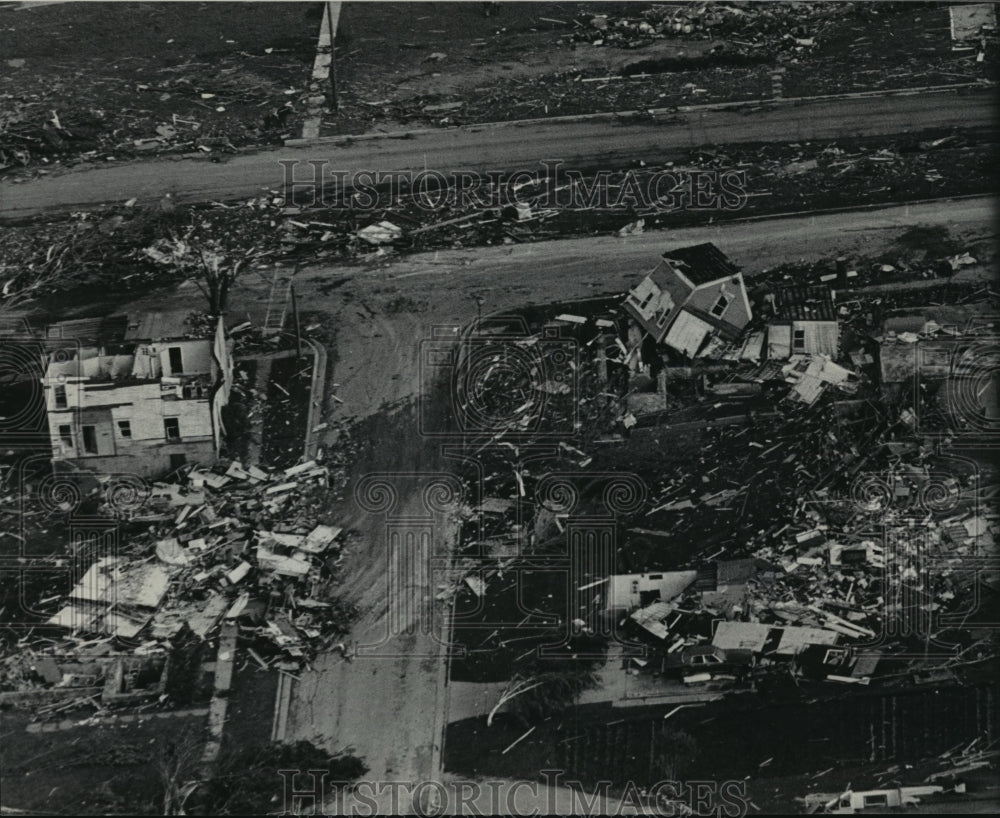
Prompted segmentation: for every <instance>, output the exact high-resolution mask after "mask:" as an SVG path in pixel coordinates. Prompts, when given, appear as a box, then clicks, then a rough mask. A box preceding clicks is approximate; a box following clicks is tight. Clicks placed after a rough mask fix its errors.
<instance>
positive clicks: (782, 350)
mask: <svg viewBox="0 0 1000 818" xmlns="http://www.w3.org/2000/svg"><path fill="white" fill-rule="evenodd" d="M764 300H765V304H766V307H765V309H767V310H769V311H770V312H771V317H770V318H769V320H768V325H767V357H768V358H769V359H770V360H778V361H786V360H788V358H789V357H791V356H792V355H803V354H809V355H828V356H830V357H831V358H836V357H837V347H838V344H839V342H840V330H839V325H838V323H837V308H836V306H835V305H834V301H833V291H832V290H830V288H829V287H825V286H822V285H815V286H797V287H783V288H782V289H780V290H778V291H777V292H775V293H769V294H768V295H767V296H766V297H765V299H764Z"/></svg>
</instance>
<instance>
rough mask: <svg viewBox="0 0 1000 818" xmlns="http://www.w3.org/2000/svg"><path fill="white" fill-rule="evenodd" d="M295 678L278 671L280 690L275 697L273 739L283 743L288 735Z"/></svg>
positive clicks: (272, 724)
mask: <svg viewBox="0 0 1000 818" xmlns="http://www.w3.org/2000/svg"><path fill="white" fill-rule="evenodd" d="M294 683H295V680H294V679H293V678H292V677H291V676H289V675H288V674H287V673H282V672H280V671H279V672H278V690H277V692H276V693H275V699H274V718H273V719H272V720H271V741H272V742H278V743H283V742H284V741H285V739H286V737H287V735H288V713H289V711H290V710H291V707H292V689H293V687H294Z"/></svg>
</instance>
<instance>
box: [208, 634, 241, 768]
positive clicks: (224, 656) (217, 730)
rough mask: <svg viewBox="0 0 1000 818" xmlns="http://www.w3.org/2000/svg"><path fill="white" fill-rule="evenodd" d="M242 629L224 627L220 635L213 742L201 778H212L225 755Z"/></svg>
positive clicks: (210, 725)
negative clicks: (223, 752) (224, 741)
mask: <svg viewBox="0 0 1000 818" xmlns="http://www.w3.org/2000/svg"><path fill="white" fill-rule="evenodd" d="M238 635H239V627H238V626H237V625H236V624H235V623H227V624H224V625H223V626H222V630H221V632H220V633H219V651H218V655H217V659H216V665H215V686H214V690H213V695H212V701H211V703H210V704H209V707H208V733H209V739H208V741H207V742H206V743H205V750H204V752H203V753H202V755H201V778H202V780H203V781H207V780H208V779H210V778H211V777H212V774H213V772H214V770H215V763H216V761H218V758H219V753H220V752H221V751H222V737H223V731H224V730H225V727H226V712H227V711H228V709H229V699H228V694H229V690H230V687H231V685H232V680H233V664H234V663H235V660H236V639H237V636H238Z"/></svg>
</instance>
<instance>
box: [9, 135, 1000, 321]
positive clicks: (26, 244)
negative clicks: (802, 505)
mask: <svg viewBox="0 0 1000 818" xmlns="http://www.w3.org/2000/svg"><path fill="white" fill-rule="evenodd" d="M995 154H996V146H995V144H994V140H993V138H992V137H991V136H990V135H986V134H976V133H967V132H961V133H952V132H933V133H923V134H909V135H906V136H900V137H893V138H884V137H882V138H871V139H864V140H840V141H836V142H807V143H791V144H784V145H756V146H754V145H749V146H739V147H726V146H705V147H703V148H700V149H695V150H692V151H685V152H683V153H682V154H679V155H677V156H675V157H672V158H670V159H665V158H664V157H659V158H657V159H654V158H652V157H648V158H647V159H648V161H645V160H642V159H639V160H637V161H636V163H634V166H632V167H618V168H601V169H596V170H594V169H588V168H563V167H560V168H559V169H558V171H557V175H555V176H546V172H547V168H546V167H545V166H541V165H540V166H539V168H538V173H537V176H536V180H535V181H534V182H529V183H527V184H525V183H524V181H523V179H522V180H521V181H519V182H518V183H517V184H516V186H515V187H512V186H511V185H510V184H508V183H507V182H506V181H505V180H503V179H501V180H500V183H499V184H498V185H495V186H494V185H493V182H485V180H484V184H485V186H484V187H483V188H482V190H480V191H477V192H474V195H472V196H465V197H459V196H458V195H456V192H455V189H454V187H452V188H450V189H449V190H447V191H438V190H435V189H432V190H430V191H429V192H425V191H424V190H423V189H422V188H418V189H416V190H403V191H401V194H402V195H399V196H398V197H397V198H396V199H394V200H392V201H390V200H389V196H388V195H386V192H385V191H380V192H379V195H380V196H381V197H382V200H380V201H379V203H378V204H379V205H380V206H379V207H378V208H377V209H374V210H372V209H371V208H367V207H365V208H361V207H355V206H353V204H352V200H351V199H350V198H347V200H346V202H347V203H346V205H345V204H344V203H343V202H342V200H343V192H342V191H333V190H331V191H329V193H330V196H331V198H333V197H336V198H335V201H336V204H335V205H334V206H332V207H331V206H330V205H329V203H326V204H325V203H321V202H317V203H315V204H313V203H309V204H308V205H306V204H301V205H297V204H296V203H295V202H293V201H286V199H285V198H284V197H283V196H282V195H280V193H279V192H278V191H274V192H273V195H270V196H263V197H258V198H255V199H251V200H247V201H245V202H241V203H232V204H230V205H222V204H213V205H208V206H202V207H196V208H187V207H180V206H174V205H173V204H172V203H170V202H169V201H165V202H163V203H161V204H160V205H159V206H157V207H154V208H148V209H147V208H139V207H136V206H130V204H129V203H126V204H125V205H118V206H115V207H112V208H106V209H104V210H102V211H101V212H100V213H74V214H70V215H68V216H64V217H60V218H59V219H58V220H54V221H49V222H35V223H29V224H22V225H15V226H11V227H9V228H7V229H5V230H3V231H2V232H0V259H2V261H0V279H2V281H3V285H0V286H2V287H3V288H4V290H5V292H4V293H3V296H2V297H10V296H17V295H18V294H19V293H23V294H24V295H27V294H29V291H30V294H33V295H34V296H36V297H39V298H40V299H41V300H40V301H38V302H37V303H36V307H37V308H38V309H40V310H45V309H58V308H64V307H65V305H66V303H67V298H69V299H71V300H72V299H73V298H75V297H76V296H75V295H74V293H76V294H80V295H82V296H83V297H87V294H88V293H90V292H92V290H91V288H92V287H95V286H105V285H106V286H108V287H109V288H110V292H109V296H108V297H111V298H121V299H125V298H128V297H131V295H130V294H131V293H134V292H135V291H137V290H141V289H145V288H148V287H149V286H150V285H154V286H155V285H161V284H169V283H172V282H174V281H176V280H177V279H178V278H179V277H180V276H181V275H182V271H181V270H180V269H179V268H178V267H177V266H174V265H171V264H163V263H158V262H157V261H155V260H154V257H159V255H158V254H157V252H156V248H158V247H159V246H160V245H162V243H163V239H164V237H165V236H166V235H182V234H183V233H184V230H185V226H186V225H187V224H189V223H198V222H200V221H202V220H204V219H208V218H209V217H211V218H213V219H217V218H220V217H225V218H226V219H227V220H230V223H231V224H233V225H234V229H235V227H238V228H239V230H240V231H242V233H243V234H246V235H248V236H252V235H260V236H263V235H265V234H267V235H269V236H272V235H273V239H274V242H273V244H274V246H273V247H272V248H271V249H269V250H268V251H267V253H266V254H265V253H262V254H260V258H256V257H254V259H252V260H253V261H254V262H255V265H254V267H255V269H250V270H247V271H246V272H244V273H243V275H254V276H260V275H264V276H268V275H269V273H268V272H267V271H266V270H263V267H260V264H262V263H263V259H264V256H265V255H267V254H270V257H271V258H272V260H279V261H285V262H293V263H294V262H304V261H309V262H314V261H317V260H347V261H352V260H356V261H359V262H379V261H385V260H387V259H388V258H391V257H393V256H394V255H397V254H404V253H412V252H420V251H424V250H433V249H440V248H454V247H476V246H484V245H497V244H504V245H513V244H521V243H533V242H538V241H544V240H547V239H553V238H564V237H570V236H583V235H602V234H603V235H608V234H619V235H627V234H632V233H641V232H643V231H644V230H646V229H663V228H670V227H682V226H687V225H692V224H698V223H702V222H705V221H708V220H711V221H720V220H727V219H738V218H744V217H750V216H763V215H767V214H772V213H789V212H796V211H808V210H821V209H826V208H839V207H843V208H849V207H858V206H860V205H865V204H879V203H889V202H901V201H912V200H917V199H933V198H940V197H947V196H960V195H969V194H980V193H988V192H989V191H990V190H991V180H992V168H993V165H994V161H995ZM572 173H576V174H577V176H576V177H573V176H572ZM703 173H709V174H713V173H714V174H716V176H715V177H711V178H710V180H709V181H710V187H711V190H712V191H713V192H714V195H717V194H719V191H720V184H719V182H717V181H712V180H713V179H719V178H721V177H722V175H723V174H727V173H735V174H739V176H738V177H733V179H736V180H737V181H736V182H733V183H732V184H735V185H736V188H738V195H737V196H736V198H735V199H734V202H735V206H726V207H723V206H722V205H721V200H716V201H715V202H714V204H712V206H711V207H709V208H704V207H698V206H695V199H694V197H695V195H696V193H697V191H696V190H695V188H694V187H693V186H694V185H695V184H700V182H698V179H699V176H698V175H699V174H703ZM736 188H734V189H736ZM636 190H639V191H641V192H642V194H643V195H642V197H641V198H639V197H637V196H636V195H635V191H636ZM648 191H654V193H652V194H649V193H648ZM428 196H429V197H430V198H428ZM591 199H593V203H591V202H590V200H591ZM515 201H516V202H518V203H519V204H517V205H516V206H514V205H513V204H505V205H503V206H497V203H513V202H515ZM428 202H435V203H437V205H436V206H434V207H430V206H429V205H428ZM230 243H232V242H230ZM151 252H152V255H151ZM264 266H266V265H264ZM256 267H260V269H256ZM338 286H340V285H339V284H338V283H337V282H330V283H329V285H328V286H327V287H326V288H325V289H327V290H328V291H333V289H334V288H336V287H338ZM343 295H344V297H348V294H347V293H346V292H345V293H343ZM392 301H393V300H392V299H390V300H389V302H387V306H386V310H387V312H390V313H391V312H392V310H410V309H419V307H420V305H419V304H417V303H411V302H412V301H413V299H409V300H408V299H407V298H406V297H405V296H402V295H399V296H397V298H396V299H395V301H394V303H392Z"/></svg>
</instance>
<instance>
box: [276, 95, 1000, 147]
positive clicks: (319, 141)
mask: <svg viewBox="0 0 1000 818" xmlns="http://www.w3.org/2000/svg"><path fill="white" fill-rule="evenodd" d="M993 87H995V83H993V82H970V83H960V84H957V85H928V86H923V87H920V88H896V89H890V90H887V91H858V92H856V93H851V94H825V95H822V96H813V97H781V98H779V99H747V100H738V101H734V102H712V103H706V104H704V105H679V106H677V107H669V108H644V109H637V110H629V111H608V112H605V113H597V114H574V115H571V116H554V117H545V118H542V119H512V120H509V121H501V122H481V123H477V124H470V125H457V126H455V127H451V128H421V129H417V130H405V131H392V132H387V133H385V132H384V133H365V134H356V135H338V136H316V137H308V138H307V137H305V136H303V137H302V138H298V139H286V140H285V141H284V145H285V147H305V146H309V145H341V144H352V143H354V142H361V141H371V140H382V139H412V138H413V137H416V136H424V135H430V134H437V135H439V136H440V135H441V134H446V133H462V132H469V133H476V132H478V131H484V130H501V129H504V128H522V127H539V126H543V125H571V124H573V123H577V122H602V121H603V122H613V121H615V120H617V119H621V118H623V117H649V116H652V117H657V116H676V115H677V114H698V113H700V112H703V111H704V112H706V113H709V112H712V111H739V110H744V109H747V108H760V107H772V108H794V107H797V106H801V105H807V104H809V103H814V102H836V101H842V100H852V99H881V98H885V97H906V96H919V95H921V94H944V93H950V92H953V91H960V90H970V89H977V90H987V89H990V88H993Z"/></svg>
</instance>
